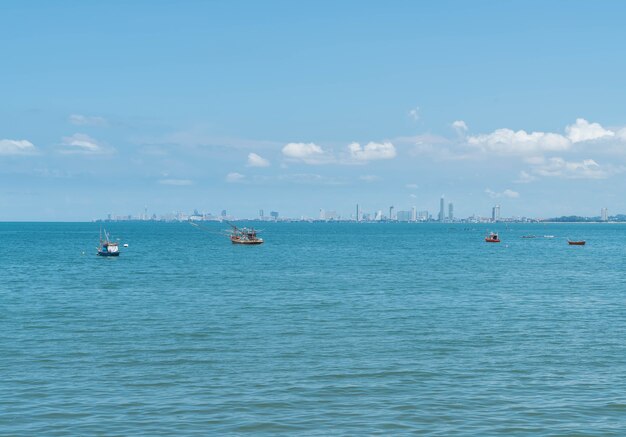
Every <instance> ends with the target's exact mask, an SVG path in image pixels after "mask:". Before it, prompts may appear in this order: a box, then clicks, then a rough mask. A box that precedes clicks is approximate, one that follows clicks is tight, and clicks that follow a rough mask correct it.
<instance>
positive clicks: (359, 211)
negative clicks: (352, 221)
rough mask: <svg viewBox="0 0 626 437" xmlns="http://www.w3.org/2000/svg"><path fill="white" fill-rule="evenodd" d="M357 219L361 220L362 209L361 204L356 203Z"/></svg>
mask: <svg viewBox="0 0 626 437" xmlns="http://www.w3.org/2000/svg"><path fill="white" fill-rule="evenodd" d="M356 221H357V222H360V221H361V210H360V209H359V204H358V203H357V204H356Z"/></svg>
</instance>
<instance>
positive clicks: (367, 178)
mask: <svg viewBox="0 0 626 437" xmlns="http://www.w3.org/2000/svg"><path fill="white" fill-rule="evenodd" d="M359 179H361V180H362V181H365V182H376V181H379V180H380V176H376V175H371V174H369V175H363V176H360V177H359Z"/></svg>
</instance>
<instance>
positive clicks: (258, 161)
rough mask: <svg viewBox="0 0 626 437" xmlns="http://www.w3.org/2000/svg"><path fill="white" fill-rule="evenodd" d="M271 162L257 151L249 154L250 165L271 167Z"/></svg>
mask: <svg viewBox="0 0 626 437" xmlns="http://www.w3.org/2000/svg"><path fill="white" fill-rule="evenodd" d="M269 165H270V162H269V161H268V160H267V159H265V158H262V157H261V156H259V155H257V154H256V153H250V154H248V167H269Z"/></svg>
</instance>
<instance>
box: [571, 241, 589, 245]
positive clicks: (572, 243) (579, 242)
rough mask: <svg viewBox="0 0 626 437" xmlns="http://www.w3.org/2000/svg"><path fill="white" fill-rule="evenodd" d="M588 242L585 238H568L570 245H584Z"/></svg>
mask: <svg viewBox="0 0 626 437" xmlns="http://www.w3.org/2000/svg"><path fill="white" fill-rule="evenodd" d="M586 243H587V242H586V241H585V240H580V241H572V240H567V244H569V245H570V246H584V245H585V244H586Z"/></svg>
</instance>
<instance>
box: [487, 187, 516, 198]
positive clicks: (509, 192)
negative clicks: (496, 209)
mask: <svg viewBox="0 0 626 437" xmlns="http://www.w3.org/2000/svg"><path fill="white" fill-rule="evenodd" d="M485 193H487V194H488V195H489V197H491V198H492V199H498V198H501V197H506V198H509V199H517V198H518V197H519V193H518V192H517V191H513V190H509V189H506V190H504V191H502V192H496V191H493V190H491V189H489V188H487V189H486V190H485Z"/></svg>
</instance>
